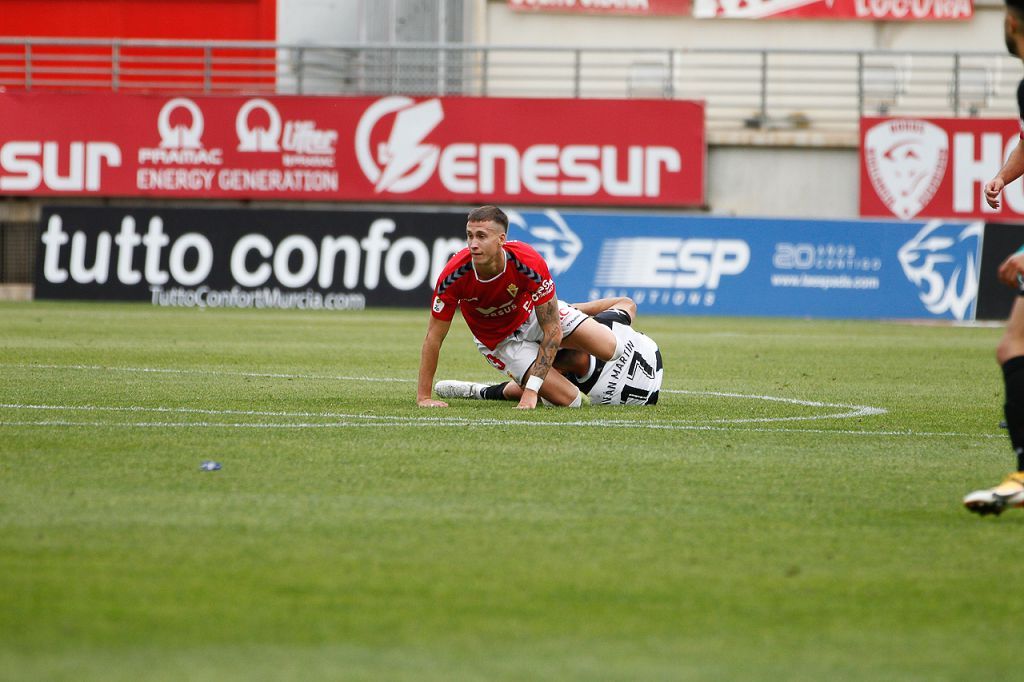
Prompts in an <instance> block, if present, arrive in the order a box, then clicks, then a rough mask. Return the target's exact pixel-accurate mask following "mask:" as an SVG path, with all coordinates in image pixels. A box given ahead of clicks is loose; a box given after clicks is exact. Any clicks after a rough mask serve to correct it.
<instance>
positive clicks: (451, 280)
mask: <svg viewBox="0 0 1024 682" xmlns="http://www.w3.org/2000/svg"><path fill="white" fill-rule="evenodd" d="M472 269H473V264H472V263H471V262H470V255H469V249H463V250H462V251H459V252H458V253H457V254H455V255H454V256H452V257H451V260H449V261H448V263H447V265H445V266H444V270H442V271H441V274H440V276H438V278H437V283H436V284H434V299H433V302H432V303H431V306H430V314H431V315H433V316H434V317H436V318H437V319H439V320H444V321H446V322H451V321H452V318H454V317H455V309H456V308H458V307H459V299H458V296H457V292H458V290H459V288H460V286H461V282H460V280H461V279H462V277H463V276H465V275H466V274H467V273H468V272H469V271H470V270H472Z"/></svg>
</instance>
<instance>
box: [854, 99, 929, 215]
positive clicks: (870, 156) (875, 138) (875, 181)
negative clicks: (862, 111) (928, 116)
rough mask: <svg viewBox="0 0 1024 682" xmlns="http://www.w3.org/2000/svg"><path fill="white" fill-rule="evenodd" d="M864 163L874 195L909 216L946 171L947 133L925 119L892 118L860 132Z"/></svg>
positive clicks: (923, 203) (896, 212) (921, 206)
mask: <svg viewBox="0 0 1024 682" xmlns="http://www.w3.org/2000/svg"><path fill="white" fill-rule="evenodd" d="M863 154H864V163H865V165H866V167H867V172H868V178H870V180H871V186H872V187H874V188H875V192H876V193H877V194H878V198H879V199H881V200H882V202H883V203H885V205H886V206H887V207H888V208H889V210H890V211H892V212H893V215H895V216H896V217H898V218H902V219H903V220H909V219H910V218H913V217H914V216H916V215H917V214H918V213H920V212H921V211H922V210H923V209H924V208H925V206H927V205H928V202H930V201H931V200H932V197H934V196H935V192H936V190H938V188H939V184H940V183H941V182H942V179H943V178H944V177H945V175H946V163H947V161H948V160H949V135H948V134H947V133H946V131H945V130H943V129H942V128H940V127H939V126H937V125H934V124H932V123H929V122H927V121H919V120H915V119H893V120H891V121H885V122H883V123H879V124H878V125H876V126H873V127H872V128H871V129H870V130H868V131H867V133H865V135H864V151H863Z"/></svg>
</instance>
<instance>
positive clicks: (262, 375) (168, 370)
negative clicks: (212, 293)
mask: <svg viewBox="0 0 1024 682" xmlns="http://www.w3.org/2000/svg"><path fill="white" fill-rule="evenodd" d="M0 367H11V368H16V369H75V370H89V371H100V372H139V373H143V374H198V375H201V376H235V377H251V378H256V379H310V380H325V379H326V380H330V381H371V382H388V383H412V382H415V381H416V380H415V379H396V378H393V377H366V376H362V377H348V376H331V375H317V374H280V373H276V372H234V371H231V370H220V369H177V368H174V367H107V366H104V365H33V364H28V363H21V364H17V363H0Z"/></svg>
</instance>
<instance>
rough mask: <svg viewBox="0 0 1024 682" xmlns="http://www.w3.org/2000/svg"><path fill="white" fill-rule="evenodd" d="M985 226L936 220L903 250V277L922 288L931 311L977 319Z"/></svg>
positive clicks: (955, 316) (919, 294) (921, 293)
mask: <svg viewBox="0 0 1024 682" xmlns="http://www.w3.org/2000/svg"><path fill="white" fill-rule="evenodd" d="M983 229H984V223H981V222H977V223H970V224H968V225H963V224H959V225H958V224H952V225H946V224H944V223H943V222H942V221H940V220H933V221H931V222H929V223H927V224H925V226H924V227H922V228H921V230H920V231H919V232H918V233H917V234H916V235H914V237H913V239H911V240H910V241H908V242H907V243H906V244H904V245H903V246H901V247H900V250H899V252H898V253H897V256H898V258H899V261H900V265H901V266H902V267H903V274H904V275H906V277H907V279H908V280H910V281H911V282H912V283H913V284H914V285H915V286H916V287H917V288H918V290H919V291H918V298H920V300H921V303H923V304H924V307H925V308H927V309H928V312H930V313H932V314H934V315H950V316H952V317H953V318H954V319H957V320H964V319H970V318H971V317H973V315H972V314H971V312H972V308H973V307H974V304H975V302H976V299H977V296H978V262H979V258H980V256H979V251H980V249H981V236H982V231H983Z"/></svg>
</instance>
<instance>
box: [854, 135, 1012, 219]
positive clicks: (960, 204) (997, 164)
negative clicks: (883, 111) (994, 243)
mask: <svg viewBox="0 0 1024 682" xmlns="http://www.w3.org/2000/svg"><path fill="white" fill-rule="evenodd" d="M1020 133H1021V124H1020V121H1018V120H1017V119H977V118H950V119H934V118H930V119H916V118H915V119H911V118H864V119H861V124H860V214H861V215H862V216H885V217H893V216H895V217H897V218H901V219H903V220H910V219H911V218H983V219H986V220H998V219H999V218H1000V217H1002V218H1006V219H1008V220H1010V219H1012V220H1019V219H1020V217H1021V216H1024V184H1022V183H1021V182H1020V181H1018V182H1014V183H1011V184H1010V185H1008V186H1007V187H1006V189H1005V190H1003V197H1002V201H1001V202H1000V207H999V208H998V209H992V208H989V206H988V204H987V203H986V202H985V200H984V198H983V197H982V188H983V187H984V185H985V183H986V182H988V181H989V180H991V179H992V178H993V177H994V176H995V174H996V173H998V172H999V169H1000V168H1001V167H1002V166H1003V163H1004V162H1005V161H1006V158H1007V156H1008V155H1009V154H1010V152H1011V151H1012V150H1013V148H1014V147H1016V146H1017V143H1018V141H1019V140H1020Z"/></svg>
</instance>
